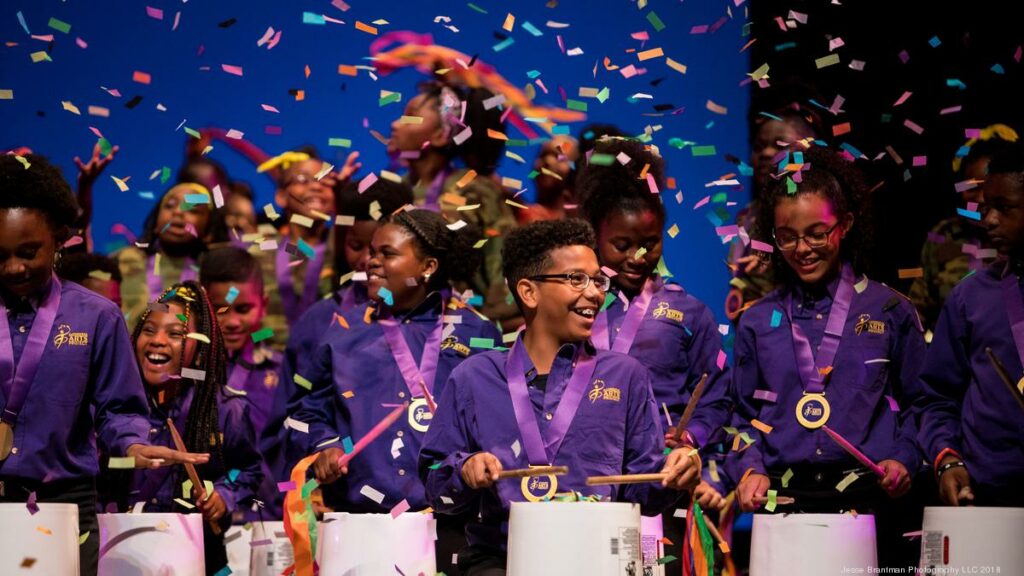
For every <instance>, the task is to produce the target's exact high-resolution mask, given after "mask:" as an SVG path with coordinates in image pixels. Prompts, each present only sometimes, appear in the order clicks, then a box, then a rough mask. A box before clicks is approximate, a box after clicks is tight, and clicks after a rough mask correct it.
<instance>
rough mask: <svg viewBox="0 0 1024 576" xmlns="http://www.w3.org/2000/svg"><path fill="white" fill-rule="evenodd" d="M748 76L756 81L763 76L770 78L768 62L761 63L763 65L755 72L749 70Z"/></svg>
mask: <svg viewBox="0 0 1024 576" xmlns="http://www.w3.org/2000/svg"><path fill="white" fill-rule="evenodd" d="M747 76H750V78H751V79H752V80H753V81H754V82H759V81H760V80H761V79H762V78H768V63H767V62H766V63H764V64H761V66H759V67H758V69H757V70H754V71H753V72H748V73H747Z"/></svg>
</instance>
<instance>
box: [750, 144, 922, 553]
mask: <svg viewBox="0 0 1024 576" xmlns="http://www.w3.org/2000/svg"><path fill="white" fill-rule="evenodd" d="M789 170H790V173H789V174H788V175H787V176H786V177H785V178H782V179H780V180H779V181H778V182H777V183H776V184H775V185H774V186H773V187H772V188H770V189H769V190H767V193H766V195H765V196H764V202H763V204H762V207H761V214H760V215H759V217H758V226H759V228H760V229H759V230H758V231H757V236H758V237H759V238H761V239H762V240H763V241H764V242H766V243H768V242H770V243H772V244H773V245H774V251H773V259H774V262H773V269H774V270H775V271H776V274H778V276H779V278H778V280H779V283H780V287H779V288H778V289H776V290H775V291H773V292H771V293H769V294H768V295H767V296H765V297H764V298H762V299H761V300H759V301H758V302H757V303H756V304H755V305H754V306H752V307H751V308H750V309H749V310H748V311H747V312H746V313H745V314H744V315H743V317H742V318H741V320H740V325H739V331H738V333H737V336H736V347H735V368H734V371H733V392H734V401H735V403H736V405H737V410H738V413H739V416H740V417H741V418H742V419H743V420H744V421H746V422H752V424H751V425H750V426H749V432H748V433H749V434H750V437H751V438H752V439H753V440H754V442H753V443H752V444H750V445H749V447H747V448H746V449H745V450H744V451H743V452H742V455H741V458H742V463H743V467H742V469H743V470H747V472H748V473H747V474H745V476H744V478H743V480H742V481H741V482H740V484H739V487H738V488H737V492H738V499H739V502H740V505H741V507H742V508H743V509H744V510H747V511H754V510H760V509H761V507H762V506H763V505H765V504H766V503H767V502H768V500H769V498H768V496H769V491H776V492H775V493H776V494H777V495H785V496H791V497H793V498H794V499H795V503H794V504H793V505H791V506H783V505H779V506H778V507H774V500H775V499H774V498H772V502H773V506H772V507H773V508H774V511H775V512H816V513H839V512H843V511H848V510H851V509H853V510H856V511H858V512H861V513H870V512H872V511H873V512H874V513H875V514H876V526H877V535H878V550H879V562H880V565H881V566H906V565H908V564H906V562H908V561H910V562H911V563H913V561H914V558H916V556H915V555H914V551H913V549H914V547H913V546H909V547H906V548H908V549H905V550H900V549H899V548H900V547H901V546H903V545H904V543H905V539H903V538H902V537H901V532H902V531H903V530H901V528H902V527H903V526H905V525H906V524H910V523H912V522H913V521H914V520H912V519H907V516H913V515H914V514H916V516H917V522H918V524H917V525H918V526H919V525H920V514H921V511H920V509H917V510H916V511H914V510H911V511H909V512H908V511H907V510H900V506H901V504H900V503H899V501H898V500H897V501H896V502H893V501H892V500H891V499H898V498H900V497H901V496H903V495H904V494H905V493H906V492H907V491H908V490H909V489H910V483H911V477H912V475H913V474H914V473H916V472H918V471H919V470H920V469H921V462H922V454H921V452H920V451H919V449H918V447H917V444H916V443H915V441H914V435H915V426H914V422H913V420H912V418H911V417H910V416H909V410H908V408H909V406H910V404H911V402H912V401H913V398H914V397H915V395H916V389H917V388H918V386H917V384H916V377H917V372H918V369H919V366H920V360H921V358H923V356H924V339H923V336H922V330H921V325H920V321H919V320H918V317H917V313H916V311H915V309H914V306H913V305H912V304H911V303H910V302H909V301H908V300H907V299H906V298H905V297H904V296H902V295H901V294H899V293H897V292H896V291H894V290H892V289H891V288H888V287H887V286H885V285H883V284H879V283H876V282H873V281H871V280H869V279H868V278H867V277H866V276H865V275H864V274H863V267H864V263H863V261H862V258H863V256H864V254H865V250H864V243H865V239H866V236H867V234H866V224H867V218H866V217H865V215H866V214H867V213H868V212H867V203H868V195H867V189H866V187H865V185H864V183H863V180H862V176H861V174H860V173H859V171H858V170H857V169H856V168H855V167H854V165H853V162H852V161H848V160H847V159H846V158H844V157H841V156H839V155H838V154H836V153H834V152H832V151H830V150H828V149H824V148H820V147H812V148H811V149H809V150H807V151H805V152H803V153H802V154H799V155H798V154H794V158H793V163H792V164H791V168H789ZM825 426H827V427H828V428H830V429H831V430H833V431H834V432H837V433H838V434H839V435H841V436H843V437H844V438H846V440H848V441H849V442H850V443H852V444H853V445H854V446H855V447H856V448H857V449H859V450H860V451H861V452H863V453H864V455H866V456H867V458H869V459H870V460H871V461H872V462H874V463H876V464H877V465H878V466H879V467H880V473H878V474H876V473H874V472H872V471H871V469H870V468H868V467H867V466H866V465H865V464H863V463H861V462H860V461H859V460H857V459H855V458H854V457H853V456H851V455H850V454H848V453H847V451H845V450H844V449H843V448H842V447H840V445H839V444H838V443H837V442H835V441H833V440H832V439H831V438H830V437H829V435H828V434H827V433H826V432H825V430H824V429H823V427H825ZM897 515H903V516H904V519H902V520H899V521H900V522H903V523H904V524H903V525H901V524H900V523H899V522H894V520H896V519H897V518H898V516H897ZM911 529H912V528H911ZM904 553H906V554H907V556H904V557H902V559H900V557H901V554H904Z"/></svg>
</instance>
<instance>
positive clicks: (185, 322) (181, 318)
mask: <svg viewBox="0 0 1024 576" xmlns="http://www.w3.org/2000/svg"><path fill="white" fill-rule="evenodd" d="M175 316H177V318H178V320H181V322H182V324H187V323H188V318H187V317H185V315H184V314H175Z"/></svg>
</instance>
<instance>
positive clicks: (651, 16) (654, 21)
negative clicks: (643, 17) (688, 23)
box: [647, 10, 665, 32]
mask: <svg viewBox="0 0 1024 576" xmlns="http://www.w3.org/2000/svg"><path fill="white" fill-rule="evenodd" d="M647 21H648V22H649V23H650V24H651V27H652V28H654V31H655V32H661V31H662V30H664V29H665V23H664V22H662V21H661V18H658V15H657V14H655V13H654V11H653V10H652V11H650V12H648V13H647Z"/></svg>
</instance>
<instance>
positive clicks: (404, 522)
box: [317, 512, 437, 576]
mask: <svg viewBox="0 0 1024 576" xmlns="http://www.w3.org/2000/svg"><path fill="white" fill-rule="evenodd" d="M435 540H437V523H436V521H435V520H434V517H433V516H432V515H430V514H420V513H412V512H410V513H405V514H399V515H398V516H395V517H392V516H391V515H390V514H349V513H347V512H330V513H328V514H325V515H324V521H323V522H322V523H321V524H320V538H319V550H318V551H317V556H318V558H319V563H320V576H378V575H380V574H397V573H398V572H397V571H396V570H395V567H397V568H398V569H399V570H401V571H402V573H403V574H419V573H421V572H422V573H424V574H436V573H437V561H436V560H435V557H434V556H435V551H434V541H435Z"/></svg>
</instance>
